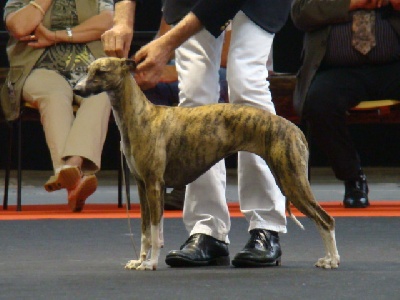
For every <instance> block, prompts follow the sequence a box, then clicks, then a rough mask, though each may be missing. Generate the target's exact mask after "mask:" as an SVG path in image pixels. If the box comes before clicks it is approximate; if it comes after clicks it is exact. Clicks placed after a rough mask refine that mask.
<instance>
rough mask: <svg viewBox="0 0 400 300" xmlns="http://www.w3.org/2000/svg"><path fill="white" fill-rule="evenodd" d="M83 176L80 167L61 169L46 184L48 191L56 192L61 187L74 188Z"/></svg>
mask: <svg viewBox="0 0 400 300" xmlns="http://www.w3.org/2000/svg"><path fill="white" fill-rule="evenodd" d="M80 178H81V172H80V171H79V168H78V167H71V168H65V169H61V170H60V172H59V173H57V174H56V175H53V176H51V177H50V179H49V180H48V181H47V182H46V183H45V184H44V188H45V190H46V191H48V192H54V191H58V190H61V189H73V188H74V187H75V186H76V185H77V184H78V182H79V179H80Z"/></svg>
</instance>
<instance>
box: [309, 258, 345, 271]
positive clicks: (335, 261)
mask: <svg viewBox="0 0 400 300" xmlns="http://www.w3.org/2000/svg"><path fill="white" fill-rule="evenodd" d="M339 263H340V261H339V258H338V257H335V258H331V257H330V256H325V257H323V258H320V259H318V261H317V262H316V263H315V266H316V267H318V268H323V269H337V268H338V267H339Z"/></svg>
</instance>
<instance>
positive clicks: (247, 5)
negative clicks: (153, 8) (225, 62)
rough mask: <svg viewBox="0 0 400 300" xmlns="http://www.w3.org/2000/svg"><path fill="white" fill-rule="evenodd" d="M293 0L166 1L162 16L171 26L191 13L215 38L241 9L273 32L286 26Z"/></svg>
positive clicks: (259, 24) (261, 25)
mask: <svg viewBox="0 0 400 300" xmlns="http://www.w3.org/2000/svg"><path fill="white" fill-rule="evenodd" d="M291 3H292V0H164V6H163V14H164V17H165V20H166V22H167V23H168V24H175V23H177V22H179V21H180V20H181V19H182V18H183V17H184V16H185V15H186V14H187V13H188V12H189V11H192V12H193V13H194V14H195V15H196V16H197V17H198V18H199V20H200V21H201V23H202V24H203V25H204V27H205V28H206V29H207V30H208V31H209V32H210V33H211V34H212V35H214V36H215V37H217V36H219V35H220V34H221V33H222V32H223V31H224V30H225V28H226V27H227V26H228V24H229V22H230V20H231V19H233V17H234V16H235V15H236V14H237V13H238V12H239V11H240V10H241V11H243V13H244V14H246V16H248V17H249V19H250V20H252V21H253V22H254V23H256V24H257V25H258V26H260V27H261V28H263V29H264V30H266V31H268V32H270V33H276V32H278V31H279V30H280V29H281V28H282V26H283V25H284V24H285V22H286V20H287V17H288V15H289V12H290V4H291Z"/></svg>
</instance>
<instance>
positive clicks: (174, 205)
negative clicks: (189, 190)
mask: <svg viewBox="0 0 400 300" xmlns="http://www.w3.org/2000/svg"><path fill="white" fill-rule="evenodd" d="M185 193H186V187H185V186H184V187H180V188H174V189H173V190H172V191H171V192H170V193H165V196H164V210H182V209H183V203H184V202H185Z"/></svg>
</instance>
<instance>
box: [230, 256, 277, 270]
mask: <svg viewBox="0 0 400 300" xmlns="http://www.w3.org/2000/svg"><path fill="white" fill-rule="evenodd" d="M232 265H233V266H235V267H236V268H263V267H275V266H281V265H282V259H281V257H279V258H278V259H276V260H275V261H272V262H266V263H261V262H256V261H251V260H241V259H234V260H232Z"/></svg>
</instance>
